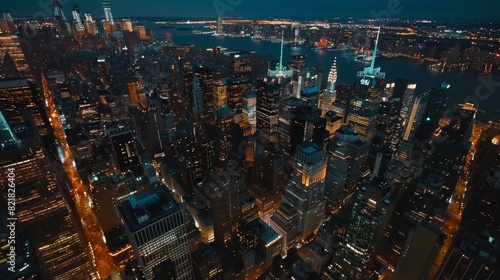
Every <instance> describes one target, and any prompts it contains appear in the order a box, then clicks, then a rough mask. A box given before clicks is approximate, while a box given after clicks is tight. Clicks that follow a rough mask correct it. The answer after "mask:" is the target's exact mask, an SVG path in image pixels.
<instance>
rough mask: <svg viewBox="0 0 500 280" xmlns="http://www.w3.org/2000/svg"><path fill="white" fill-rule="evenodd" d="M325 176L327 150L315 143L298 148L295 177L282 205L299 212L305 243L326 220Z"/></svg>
mask: <svg viewBox="0 0 500 280" xmlns="http://www.w3.org/2000/svg"><path fill="white" fill-rule="evenodd" d="M325 176H326V151H325V150H324V149H323V147H321V146H319V145H317V144H314V143H303V144H300V145H298V146H297V152H296V153H295V160H294V166H293V173H292V177H291V179H290V182H289V184H288V186H287V187H286V188H285V191H284V193H283V202H285V203H288V204H289V205H292V207H294V208H295V209H296V210H297V211H298V215H299V218H300V224H299V231H300V236H301V239H302V240H303V241H305V240H307V238H310V237H311V236H312V235H313V234H314V232H315V231H316V230H317V229H318V228H319V226H320V225H321V223H322V221H323V215H324V212H325V199H324V197H323V190H324V186H325Z"/></svg>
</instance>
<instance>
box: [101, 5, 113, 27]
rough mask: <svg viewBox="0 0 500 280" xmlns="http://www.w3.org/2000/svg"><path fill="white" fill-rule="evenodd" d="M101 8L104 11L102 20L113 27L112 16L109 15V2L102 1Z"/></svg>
mask: <svg viewBox="0 0 500 280" xmlns="http://www.w3.org/2000/svg"><path fill="white" fill-rule="evenodd" d="M102 8H103V9H104V18H105V19H106V21H108V22H109V24H111V26H113V25H115V21H114V20H113V14H112V13H111V5H110V4H109V0H102Z"/></svg>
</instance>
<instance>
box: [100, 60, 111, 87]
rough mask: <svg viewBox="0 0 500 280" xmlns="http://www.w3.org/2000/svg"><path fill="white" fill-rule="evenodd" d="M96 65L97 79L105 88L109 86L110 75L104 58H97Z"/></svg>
mask: <svg viewBox="0 0 500 280" xmlns="http://www.w3.org/2000/svg"><path fill="white" fill-rule="evenodd" d="M97 67H98V72H99V80H100V82H101V83H102V85H103V86H104V88H105V89H108V88H110V87H111V76H110V74H109V70H108V64H107V63H106V59H105V58H104V57H99V58H98V59H97Z"/></svg>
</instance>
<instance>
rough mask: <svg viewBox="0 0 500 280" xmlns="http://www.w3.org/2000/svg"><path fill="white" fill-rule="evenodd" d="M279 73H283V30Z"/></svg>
mask: <svg viewBox="0 0 500 280" xmlns="http://www.w3.org/2000/svg"><path fill="white" fill-rule="evenodd" d="M279 71H280V72H281V71H283V30H281V53H280V67H279Z"/></svg>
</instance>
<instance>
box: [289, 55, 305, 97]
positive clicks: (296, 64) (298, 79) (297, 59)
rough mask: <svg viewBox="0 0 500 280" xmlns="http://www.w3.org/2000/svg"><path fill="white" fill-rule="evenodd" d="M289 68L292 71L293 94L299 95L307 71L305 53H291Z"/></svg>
mask: <svg viewBox="0 0 500 280" xmlns="http://www.w3.org/2000/svg"><path fill="white" fill-rule="evenodd" d="M289 66H290V69H291V70H292V71H293V76H292V87H293V96H296V97H299V96H300V91H301V89H302V88H303V87H304V77H305V75H306V73H307V70H308V69H307V56H306V55H292V61H291V62H290V65H289Z"/></svg>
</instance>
